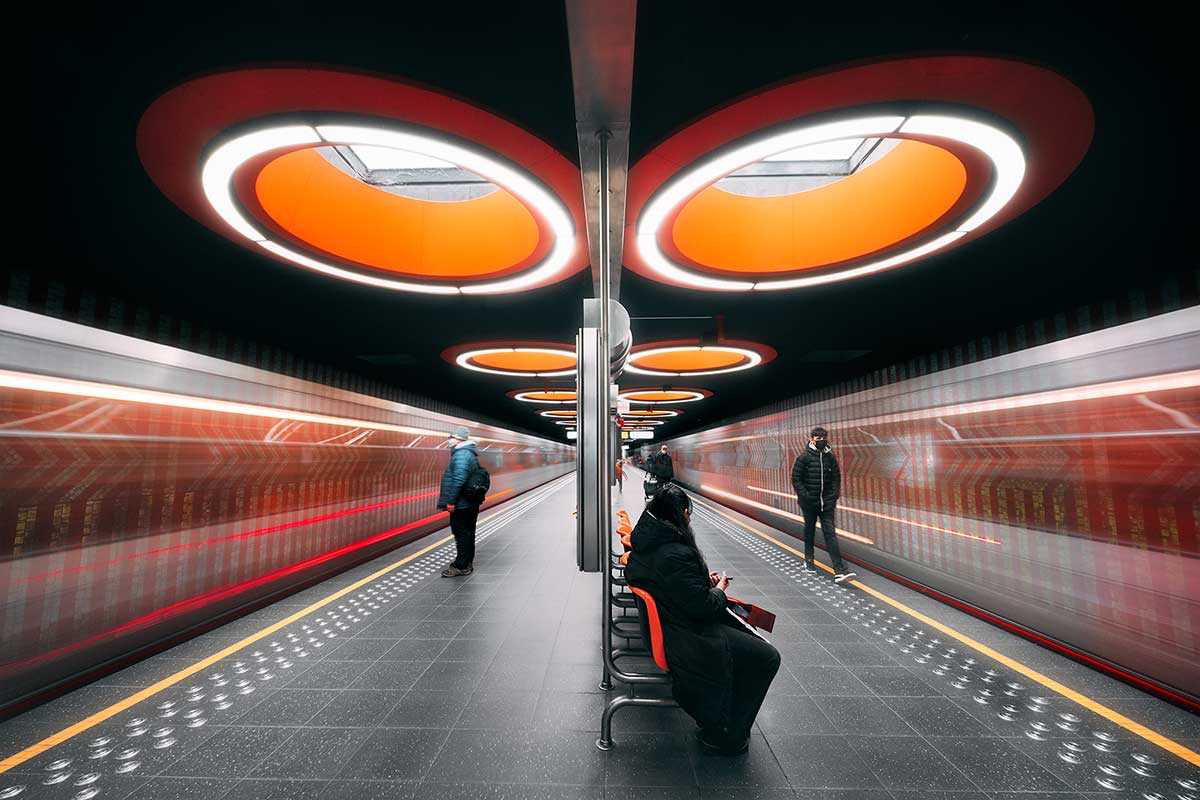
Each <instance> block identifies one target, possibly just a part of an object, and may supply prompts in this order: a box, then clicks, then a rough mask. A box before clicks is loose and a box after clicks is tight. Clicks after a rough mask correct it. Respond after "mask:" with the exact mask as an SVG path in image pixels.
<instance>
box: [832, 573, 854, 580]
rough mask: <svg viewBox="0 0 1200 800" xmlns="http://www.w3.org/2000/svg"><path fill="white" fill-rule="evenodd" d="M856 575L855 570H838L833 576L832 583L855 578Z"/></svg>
mask: <svg viewBox="0 0 1200 800" xmlns="http://www.w3.org/2000/svg"><path fill="white" fill-rule="evenodd" d="M856 577H858V573H857V572H839V573H838V574H837V575H834V576H833V582H834V583H845V582H846V581H848V580H850V579H851V578H856Z"/></svg>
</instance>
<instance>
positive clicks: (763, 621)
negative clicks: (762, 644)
mask: <svg viewBox="0 0 1200 800" xmlns="http://www.w3.org/2000/svg"><path fill="white" fill-rule="evenodd" d="M725 599H726V600H727V601H728V602H729V610H730V611H732V612H733V613H734V614H736V615H737V616H738V618H739V619H741V620H742V621H743V622H745V623H746V624H747V625H753V626H754V627H755V628H758V629H759V630H763V631H766V632H767V633H770V632H771V631H772V630H773V629H774V628H775V615H774V614H772V613H771V612H770V611H767V610H766V609H765V608H759V607H758V606H756V605H754V604H753V603H746V602H743V601H742V600H737V599H735V598H732V597H728V596H727V597H726V598H725Z"/></svg>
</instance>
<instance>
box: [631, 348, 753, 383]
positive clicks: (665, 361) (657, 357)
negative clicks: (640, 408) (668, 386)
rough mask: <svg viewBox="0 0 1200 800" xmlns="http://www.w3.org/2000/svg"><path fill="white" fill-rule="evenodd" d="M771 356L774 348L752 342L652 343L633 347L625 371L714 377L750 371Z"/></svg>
mask: <svg viewBox="0 0 1200 800" xmlns="http://www.w3.org/2000/svg"><path fill="white" fill-rule="evenodd" d="M775 355H776V353H775V350H774V349H772V348H770V347H767V346H766V345H763V344H757V343H754V342H730V341H726V342H722V343H721V344H719V345H700V344H696V343H695V340H693V341H692V342H683V341H670V342H652V343H649V344H644V345H639V346H638V347H636V348H634V350H633V353H632V354H631V355H630V357H629V362H628V363H627V364H626V366H625V369H626V370H627V371H629V372H632V373H637V374H639V375H664V376H676V377H678V376H693V375H718V374H721V373H726V372H739V371H741V370H745V369H752V368H754V367H757V366H759V365H760V364H763V363H765V362H767V361H770V360H772V359H774V358H775Z"/></svg>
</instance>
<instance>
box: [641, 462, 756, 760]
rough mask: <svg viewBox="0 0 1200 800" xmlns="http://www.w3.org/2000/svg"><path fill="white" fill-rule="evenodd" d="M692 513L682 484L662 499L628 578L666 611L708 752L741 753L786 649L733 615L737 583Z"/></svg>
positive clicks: (650, 514)
mask: <svg viewBox="0 0 1200 800" xmlns="http://www.w3.org/2000/svg"><path fill="white" fill-rule="evenodd" d="M691 516H692V501H691V498H689V497H688V495H687V493H686V492H684V491H683V490H682V489H680V488H679V487H678V486H670V485H669V486H667V487H665V488H664V489H663V490H662V491H660V492H659V493H658V494H656V495H655V496H654V498H653V499H652V500H651V501H650V504H649V505H648V506H647V507H646V511H645V512H644V513H643V514H642V516H641V518H640V519H639V520H638V523H637V526H636V527H635V528H634V529H633V534H632V535H631V537H630V541H631V544H632V547H633V552H632V553H631V554H630V556H629V564H628V566H627V567H626V568H625V578H626V580H628V581H629V584H630V585H631V586H636V587H637V588H639V589H643V590H645V591H647V592H649V593H650V596H651V597H653V598H654V602H655V604H656V605H657V606H658V614H659V618H660V621H661V622H662V629H663V647H664V649H665V650H666V655H667V665H668V666H669V667H670V668H671V676H672V687H671V688H672V693H673V694H674V695H675V700H676V701H677V702H678V703H679V705H680V707H682V708H683V710H684V711H686V712H687V713H688V714H690V715H691V716H692V718H693V719H695V720H696V722H697V723H699V725H700V732H701V744H702V745H703V746H704V749H705V750H706V751H708V752H713V753H722V754H734V753H740V752H743V751H744V750H745V749H746V748H747V746H748V745H749V742H750V726H751V725H753V724H754V718H755V717H756V716H757V715H758V709H759V708H760V707H761V706H762V702H763V698H764V697H766V695H767V689H768V688H770V686H771V681H772V680H773V679H774V678H775V673H776V672H777V671H778V670H779V652H778V651H777V650H776V649H775V648H774V647H772V646H771V645H770V644H768V643H767V642H765V641H763V640H762V639H760V638H758V637H757V636H755V635H754V634H752V633H750V632H749V631H747V630H746V629H745V628H743V627H742V625H741V623H740V622H738V621H737V620H736V619H734V618H733V617H732V616H731V615H730V614H729V612H728V611H726V610H725V608H726V600H725V588H726V587H727V586H728V585H729V580H728V579H727V578H724V577H722V576H720V575H717V574H716V573H710V572H709V570H708V565H707V564H706V563H705V562H704V555H703V554H702V553H701V552H700V549H699V548H698V547H697V546H696V537H695V536H694V535H693V534H692V528H691Z"/></svg>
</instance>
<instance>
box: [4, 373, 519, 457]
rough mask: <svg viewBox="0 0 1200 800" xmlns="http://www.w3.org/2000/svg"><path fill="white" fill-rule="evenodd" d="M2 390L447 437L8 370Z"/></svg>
mask: <svg viewBox="0 0 1200 800" xmlns="http://www.w3.org/2000/svg"><path fill="white" fill-rule="evenodd" d="M0 387H6V388H9V389H28V390H31V391H35V392H50V393H52V394H68V395H75V396H82V397H92V398H104V399H106V400H122V401H125V402H129V403H150V404H154V405H162V406H173V407H175V408H191V409H195V410H199V411H217V412H221V413H225V414H243V415H246V416H251V417H268V418H272V419H274V418H281V419H290V420H295V421H298V422H314V423H319V424H322V425H345V426H347V427H355V426H357V427H360V428H374V429H375V430H381V431H394V432H396V433H414V434H420V435H422V436H441V435H444V434H445V431H435V430H428V429H422V428H411V427H407V426H404V425H389V424H388V423H386V422H373V421H371V420H361V419H349V418H346V417H331V416H325V415H323V414H308V413H306V412H303V411H293V410H291V409H286V408H271V407H269V406H255V405H248V404H246V403H232V402H229V401H228V400H212V399H208V398H204V397H192V396H188V395H181V394H169V393H167V392H158V391H153V390H150V389H133V388H128V387H123V386H110V385H106V384H100V383H89V382H87V381H77V380H71V379H67V378H50V377H46V376H42V375H30V374H28V373H17V372H9V371H7V370H0ZM476 439H478V440H480V441H502V440H499V439H496V440H493V439H487V438H481V437H476Z"/></svg>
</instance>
